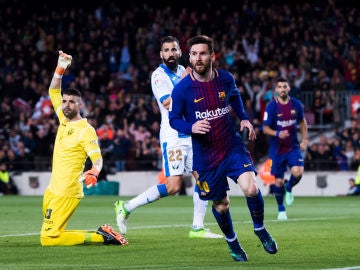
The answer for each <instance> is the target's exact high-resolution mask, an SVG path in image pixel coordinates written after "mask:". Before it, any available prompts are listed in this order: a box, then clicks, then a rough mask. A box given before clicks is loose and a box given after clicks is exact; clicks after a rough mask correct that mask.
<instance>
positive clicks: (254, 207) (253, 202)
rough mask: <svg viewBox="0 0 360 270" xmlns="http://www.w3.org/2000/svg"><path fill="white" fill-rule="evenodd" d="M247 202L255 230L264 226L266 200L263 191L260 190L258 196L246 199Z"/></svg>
mask: <svg viewBox="0 0 360 270" xmlns="http://www.w3.org/2000/svg"><path fill="white" fill-rule="evenodd" d="M246 202H247V205H248V208H249V211H250V215H251V218H252V221H253V223H254V229H257V228H261V227H263V226H264V199H263V197H262V194H261V191H260V190H258V194H257V195H255V196H253V197H246Z"/></svg>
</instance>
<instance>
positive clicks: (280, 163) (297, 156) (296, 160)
mask: <svg viewBox="0 0 360 270" xmlns="http://www.w3.org/2000/svg"><path fill="white" fill-rule="evenodd" d="M271 161H272V163H271V164H272V165H271V174H272V175H274V176H275V178H284V175H285V172H286V171H287V167H288V166H289V167H290V168H291V167H293V166H301V167H304V158H303V156H302V153H301V151H300V148H297V149H293V150H291V151H290V152H288V153H286V154H282V155H277V156H276V157H275V158H274V157H271Z"/></svg>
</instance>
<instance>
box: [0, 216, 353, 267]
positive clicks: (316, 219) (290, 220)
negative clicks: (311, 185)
mask: <svg viewBox="0 0 360 270" xmlns="http://www.w3.org/2000/svg"><path fill="white" fill-rule="evenodd" d="M343 218H345V217H334V218H325V217H324V218H321V217H320V218H319V217H318V218H295V219H288V220H281V221H279V220H277V219H270V220H265V223H270V222H271V223H273V222H281V223H286V222H299V221H318V220H335V219H343ZM240 223H241V224H252V221H250V220H249V221H243V222H236V221H234V222H233V224H240ZM205 225H217V223H216V222H211V223H206V224H205ZM183 227H184V228H185V227H189V228H190V227H191V225H190V224H177V225H174V224H169V225H151V226H131V230H144V229H161V228H183ZM86 230H87V231H91V230H94V229H86ZM31 235H40V233H21V234H6V235H0V238H4V237H21V236H31ZM340 269H343V268H340ZM345 269H347V268H345ZM349 269H350V268H349ZM354 269H358V268H354ZM329 270H332V269H329Z"/></svg>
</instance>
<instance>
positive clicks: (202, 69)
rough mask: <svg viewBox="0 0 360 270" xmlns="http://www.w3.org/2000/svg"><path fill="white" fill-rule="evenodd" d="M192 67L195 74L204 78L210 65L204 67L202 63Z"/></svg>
mask: <svg viewBox="0 0 360 270" xmlns="http://www.w3.org/2000/svg"><path fill="white" fill-rule="evenodd" d="M199 64H200V65H199ZM192 67H193V69H194V70H195V72H196V73H197V74H199V75H200V76H205V75H206V73H208V72H209V70H210V65H205V64H204V63H202V62H197V63H195V65H192Z"/></svg>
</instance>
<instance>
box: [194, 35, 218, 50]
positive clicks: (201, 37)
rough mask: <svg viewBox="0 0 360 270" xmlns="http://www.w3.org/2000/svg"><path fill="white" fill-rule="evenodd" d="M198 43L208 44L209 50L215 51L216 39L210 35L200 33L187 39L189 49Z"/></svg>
mask: <svg viewBox="0 0 360 270" xmlns="http://www.w3.org/2000/svg"><path fill="white" fill-rule="evenodd" d="M196 44H206V45H207V46H208V48H209V52H210V53H213V52H214V41H213V39H212V38H210V37H208V36H205V35H198V36H195V37H192V38H190V39H189V40H188V41H187V46H188V48H189V49H191V47H192V46H193V45H196Z"/></svg>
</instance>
